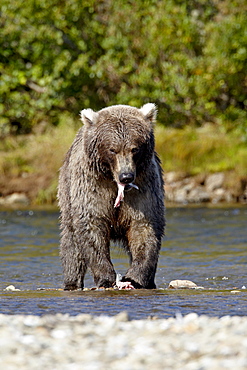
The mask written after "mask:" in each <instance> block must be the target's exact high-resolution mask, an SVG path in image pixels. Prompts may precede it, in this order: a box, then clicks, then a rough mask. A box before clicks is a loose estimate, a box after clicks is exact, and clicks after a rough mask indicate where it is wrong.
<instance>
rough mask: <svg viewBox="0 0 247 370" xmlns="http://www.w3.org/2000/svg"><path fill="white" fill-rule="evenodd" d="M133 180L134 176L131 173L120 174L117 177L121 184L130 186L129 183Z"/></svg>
mask: <svg viewBox="0 0 247 370" xmlns="http://www.w3.org/2000/svg"><path fill="white" fill-rule="evenodd" d="M134 179H135V176H134V174H133V173H132V172H129V173H126V172H124V173H121V175H119V181H120V182H121V184H130V183H131V182H133V181H134Z"/></svg>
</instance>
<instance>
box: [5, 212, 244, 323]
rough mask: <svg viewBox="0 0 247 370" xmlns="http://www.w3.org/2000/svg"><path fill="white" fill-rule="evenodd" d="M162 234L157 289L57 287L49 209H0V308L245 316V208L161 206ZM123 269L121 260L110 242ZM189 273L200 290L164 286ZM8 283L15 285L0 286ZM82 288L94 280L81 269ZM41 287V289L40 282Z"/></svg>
mask: <svg viewBox="0 0 247 370" xmlns="http://www.w3.org/2000/svg"><path fill="white" fill-rule="evenodd" d="M166 213H167V214H166V218H167V229H166V237H165V238H164V242H163V244H162V249H161V254H160V259H159V265H158V269H157V274H156V284H157V288H158V289H157V290H151V291H148V290H132V291H99V290H98V291H95V290H94V291H85V292H83V291H77V292H64V291H62V290H58V289H59V288H62V280H63V276H62V268H61V264H60V260H59V253H58V245H59V227H58V216H59V215H58V212H57V211H56V210H35V209H34V210H12V211H2V212H0V261H1V263H0V266H1V268H0V313H4V314H34V315H44V314H55V313H68V314H70V315H77V314H80V313H90V314H93V315H116V314H117V313H119V312H121V311H127V312H128V313H129V316H130V318H131V319H140V318H147V317H153V316H156V317H159V318H166V317H174V316H176V315H185V314H188V313H190V312H196V313H197V314H207V315H209V316H223V315H240V316H242V315H247V207H240V208H238V207H236V208H214V209H213V208H168V209H167V212H166ZM112 260H113V263H114V266H115V269H116V271H117V272H118V273H121V274H124V272H125V271H126V269H127V268H128V259H127V257H126V255H125V254H124V253H123V252H122V250H121V249H119V248H118V247H115V246H113V247H112ZM175 279H182V280H191V281H193V282H195V283H196V284H197V285H199V286H202V287H204V289H202V290H188V289H186V290H185V289H183V290H181V289H180V290H171V289H167V288H168V284H169V282H170V281H171V280H175ZM9 285H14V286H15V288H17V289H20V291H13V292H9V291H5V288H6V287H7V286H9ZM85 286H86V287H89V288H91V287H93V286H94V282H93V279H92V277H91V275H90V274H89V273H88V274H87V276H86V279H85ZM40 288H41V289H40Z"/></svg>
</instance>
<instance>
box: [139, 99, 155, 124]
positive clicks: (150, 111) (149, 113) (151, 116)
mask: <svg viewBox="0 0 247 370" xmlns="http://www.w3.org/2000/svg"><path fill="white" fill-rule="evenodd" d="M140 111H141V112H142V114H143V115H144V117H145V119H146V120H149V121H151V122H155V119H156V116H157V107H156V105H155V104H153V103H147V104H144V105H143V106H142V107H141V108H140Z"/></svg>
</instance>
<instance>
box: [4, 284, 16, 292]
mask: <svg viewBox="0 0 247 370" xmlns="http://www.w3.org/2000/svg"><path fill="white" fill-rule="evenodd" d="M4 290H7V291H9V292H20V289H16V287H15V286H14V285H8V286H7V287H6V288H5V289H4Z"/></svg>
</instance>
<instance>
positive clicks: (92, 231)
mask: <svg viewBox="0 0 247 370" xmlns="http://www.w3.org/2000/svg"><path fill="white" fill-rule="evenodd" d="M75 229H76V233H75V237H76V239H77V244H78V245H79V246H80V248H81V253H82V258H83V260H85V261H86V263H87V266H88V267H89V268H90V270H91V272H92V275H93V278H94V282H95V284H96V285H97V287H103V288H109V287H112V286H113V285H114V283H115V281H116V273H115V270H114V267H113V264H112V262H111V258H110V230H109V229H110V227H108V225H107V223H106V222H105V221H104V220H103V219H101V218H97V217H95V216H94V217H90V219H89V220H88V218H87V220H84V221H83V222H82V223H79V224H77V225H76V228H75Z"/></svg>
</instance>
